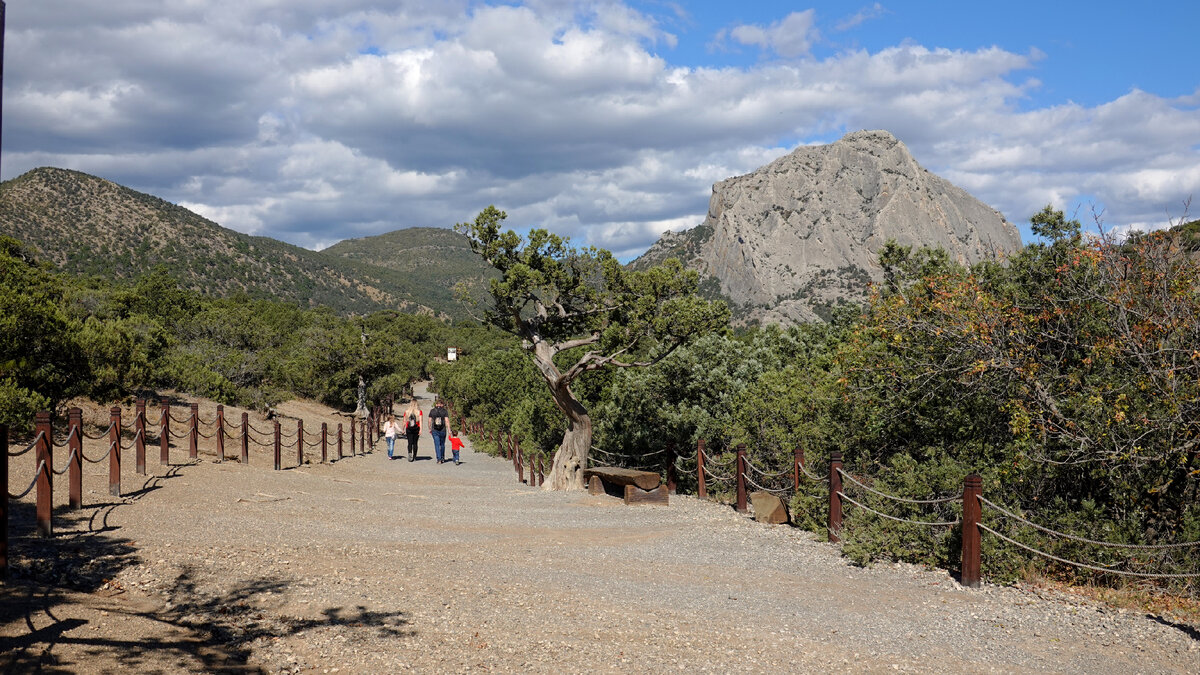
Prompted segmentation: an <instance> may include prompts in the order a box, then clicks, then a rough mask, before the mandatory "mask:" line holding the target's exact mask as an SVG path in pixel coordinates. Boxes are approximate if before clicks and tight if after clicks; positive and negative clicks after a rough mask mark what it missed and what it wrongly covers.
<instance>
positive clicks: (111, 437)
mask: <svg viewBox="0 0 1200 675" xmlns="http://www.w3.org/2000/svg"><path fill="white" fill-rule="evenodd" d="M108 418H109V425H110V427H111V429H112V430H111V431H109V432H108V494H110V495H112V496H114V497H120V496H121V407H120V406H115V405H114V406H113V407H112V408H109V410H108Z"/></svg>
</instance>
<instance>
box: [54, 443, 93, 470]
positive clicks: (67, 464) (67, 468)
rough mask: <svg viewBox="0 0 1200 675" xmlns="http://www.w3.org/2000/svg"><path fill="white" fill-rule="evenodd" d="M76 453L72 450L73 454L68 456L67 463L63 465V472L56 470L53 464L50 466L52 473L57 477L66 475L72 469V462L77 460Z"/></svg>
mask: <svg viewBox="0 0 1200 675" xmlns="http://www.w3.org/2000/svg"><path fill="white" fill-rule="evenodd" d="M75 452H76V451H75V449H74V448H72V449H71V452H70V453H69V454H68V455H67V463H66V464H64V465H63V468H62V471H57V470H55V468H54V465H53V464H51V465H50V473H53V474H54V475H55V476H61V475H63V474H64V473H66V472H67V471H68V470H69V469H70V468H71V460H72V459H75ZM85 459H86V458H85Z"/></svg>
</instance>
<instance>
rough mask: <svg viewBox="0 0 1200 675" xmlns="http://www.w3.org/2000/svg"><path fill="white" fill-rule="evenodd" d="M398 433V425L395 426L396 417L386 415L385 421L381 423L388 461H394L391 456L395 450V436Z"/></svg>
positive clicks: (393, 457)
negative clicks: (385, 440)
mask: <svg viewBox="0 0 1200 675" xmlns="http://www.w3.org/2000/svg"><path fill="white" fill-rule="evenodd" d="M399 432H400V425H399V424H396V416H395V415H388V416H387V421H386V422H384V423H383V437H384V438H385V439H387V446H388V459H396V458H395V456H393V455H392V451H394V450H395V449H396V434H397V433H399Z"/></svg>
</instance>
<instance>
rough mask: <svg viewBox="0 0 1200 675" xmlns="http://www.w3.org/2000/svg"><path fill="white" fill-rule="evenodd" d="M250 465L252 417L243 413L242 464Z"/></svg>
mask: <svg viewBox="0 0 1200 675" xmlns="http://www.w3.org/2000/svg"><path fill="white" fill-rule="evenodd" d="M249 463H250V415H249V413H242V464H249Z"/></svg>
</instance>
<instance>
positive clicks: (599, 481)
mask: <svg viewBox="0 0 1200 675" xmlns="http://www.w3.org/2000/svg"><path fill="white" fill-rule="evenodd" d="M583 479H584V480H585V481H587V484H588V492H589V493H590V494H594V495H602V494H609V495H612V496H614V497H620V498H622V499H624V500H625V503H626V504H662V505H663V506H666V505H667V486H666V485H663V484H662V480H661V479H660V478H659V475H658V474H657V473H654V472H653V471H638V470H637V469H622V468H619V467H615V466H594V467H592V468H590V469H584V471H583Z"/></svg>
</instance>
